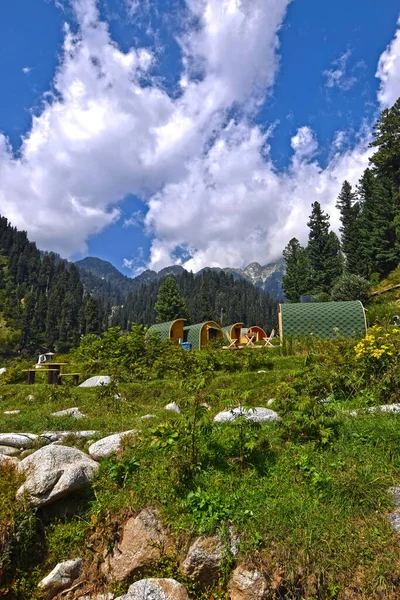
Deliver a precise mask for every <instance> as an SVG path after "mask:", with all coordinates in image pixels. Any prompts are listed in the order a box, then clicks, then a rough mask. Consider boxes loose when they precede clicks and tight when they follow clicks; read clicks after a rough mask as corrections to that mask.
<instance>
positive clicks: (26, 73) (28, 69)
mask: <svg viewBox="0 0 400 600" xmlns="http://www.w3.org/2000/svg"><path fill="white" fill-rule="evenodd" d="M31 71H32V67H23V69H22V72H23V73H24V74H25V75H29V73H30V72H31Z"/></svg>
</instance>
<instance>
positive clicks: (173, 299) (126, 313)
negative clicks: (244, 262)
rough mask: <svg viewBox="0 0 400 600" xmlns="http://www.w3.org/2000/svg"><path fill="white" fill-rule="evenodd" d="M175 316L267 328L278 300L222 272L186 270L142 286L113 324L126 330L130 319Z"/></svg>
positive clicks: (144, 321) (272, 323)
mask: <svg viewBox="0 0 400 600" xmlns="http://www.w3.org/2000/svg"><path fill="white" fill-rule="evenodd" d="M160 289H161V292H162V293H161V294H160V295H159V292H160ZM175 318H186V319H187V320H188V323H202V322H203V321H209V320H213V321H216V322H217V323H219V324H221V325H231V324H233V323H236V322H243V323H244V324H245V325H247V326H251V325H260V326H261V327H263V328H264V329H265V328H266V329H267V330H270V329H272V328H274V327H275V328H276V325H277V301H276V299H275V298H272V296H270V295H269V294H266V293H264V292H262V291H261V290H259V289H257V288H256V287H255V286H254V285H253V284H251V283H250V282H248V281H246V280H244V279H234V277H233V276H232V275H228V274H227V273H224V272H223V271H213V270H205V271H203V272H202V273H201V274H198V275H194V274H193V273H188V272H186V271H185V272H183V273H182V274H181V275H177V276H175V277H169V278H167V279H164V280H163V281H154V282H150V283H146V284H143V285H141V286H140V287H139V288H138V289H137V290H136V291H134V292H132V293H130V294H129V295H128V297H127V299H126V301H125V303H124V305H123V306H122V307H121V308H119V309H117V310H116V311H115V313H114V315H113V317H112V324H113V325H119V326H120V327H121V328H122V329H128V328H129V326H130V323H132V322H134V323H140V324H143V325H152V324H153V323H155V322H156V321H158V322H163V321H169V320H172V319H175Z"/></svg>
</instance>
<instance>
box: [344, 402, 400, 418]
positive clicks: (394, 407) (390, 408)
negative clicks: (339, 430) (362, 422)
mask: <svg viewBox="0 0 400 600" xmlns="http://www.w3.org/2000/svg"><path fill="white" fill-rule="evenodd" d="M343 412H345V413H346V414H348V415H350V416H351V417H357V416H358V415H360V414H367V413H375V412H378V413H379V412H390V413H400V404H382V405H381V406H370V407H369V408H362V409H360V410H350V411H348V410H345V411H343Z"/></svg>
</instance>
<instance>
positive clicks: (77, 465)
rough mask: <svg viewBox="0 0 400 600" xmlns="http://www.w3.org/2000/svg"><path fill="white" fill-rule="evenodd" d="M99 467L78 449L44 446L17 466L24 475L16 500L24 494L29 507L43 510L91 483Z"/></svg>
mask: <svg viewBox="0 0 400 600" xmlns="http://www.w3.org/2000/svg"><path fill="white" fill-rule="evenodd" d="M98 468H99V465H98V464H97V463H96V462H95V461H94V460H92V459H91V458H90V457H89V456H87V454H85V453H84V452H81V451H80V450H78V449H77V448H70V447H66V446H44V447H43V448H40V450H37V451H36V452H34V453H33V454H31V455H30V456H28V457H27V458H24V460H22V461H21V462H20V464H19V465H18V469H19V470H20V471H21V472H23V473H25V475H26V479H25V482H24V484H23V485H22V486H21V487H20V488H19V489H18V491H17V498H22V497H24V496H25V494H26V495H27V497H28V501H29V503H30V504H31V505H32V506H46V505H47V504H51V503H52V502H55V501H56V500H58V499H59V498H64V497H65V496H69V495H70V494H71V493H72V492H77V491H79V490H81V489H83V488H85V487H87V486H88V485H89V483H90V480H91V479H92V478H93V476H94V475H95V474H96V473H97V471H98Z"/></svg>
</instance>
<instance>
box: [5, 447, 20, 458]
mask: <svg viewBox="0 0 400 600" xmlns="http://www.w3.org/2000/svg"><path fill="white" fill-rule="evenodd" d="M20 452H21V449H20V448H14V447H13V446H0V456H17V454H19V453H20Z"/></svg>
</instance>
